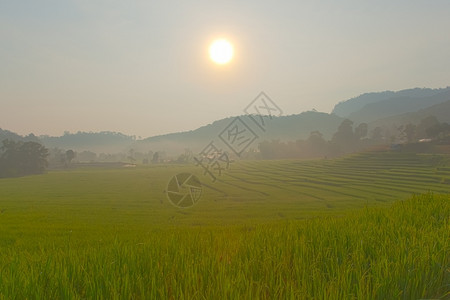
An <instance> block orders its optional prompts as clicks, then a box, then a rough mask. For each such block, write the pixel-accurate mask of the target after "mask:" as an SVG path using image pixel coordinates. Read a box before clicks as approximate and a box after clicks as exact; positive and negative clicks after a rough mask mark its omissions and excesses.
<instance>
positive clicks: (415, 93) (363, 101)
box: [332, 87, 450, 118]
mask: <svg viewBox="0 0 450 300" xmlns="http://www.w3.org/2000/svg"><path fill="white" fill-rule="evenodd" d="M448 91H450V87H447V88H442V89H428V88H423V89H421V88H414V89H407V90H402V91H398V92H393V91H384V92H378V93H366V94H362V95H360V96H358V97H355V98H351V99H349V100H346V101H341V102H339V103H338V104H336V105H335V107H334V109H333V111H332V113H333V114H336V115H338V116H341V117H345V118H348V117H350V115H351V114H352V113H355V112H357V111H359V110H361V109H362V108H363V107H364V106H366V105H368V104H371V103H377V102H381V101H385V100H389V99H394V98H425V97H432V96H434V95H437V94H440V93H444V92H448ZM434 104H435V103H434Z"/></svg>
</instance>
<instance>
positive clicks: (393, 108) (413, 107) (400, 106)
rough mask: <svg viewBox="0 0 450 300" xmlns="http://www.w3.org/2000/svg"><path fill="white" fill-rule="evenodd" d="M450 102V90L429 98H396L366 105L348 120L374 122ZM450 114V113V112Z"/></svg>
mask: <svg viewBox="0 0 450 300" xmlns="http://www.w3.org/2000/svg"><path fill="white" fill-rule="evenodd" d="M448 100H450V89H449V90H447V91H444V92H441V93H438V94H435V95H433V96H429V97H420V98H419V97H407V96H405V97H395V98H389V99H387V100H383V101H380V102H375V103H370V104H366V105H365V106H364V107H363V108H362V109H360V110H358V111H356V112H353V113H351V114H350V115H349V116H348V118H349V119H350V120H352V121H354V122H356V123H360V122H366V123H369V122H373V121H375V120H378V119H383V118H387V117H390V116H395V115H399V114H404V113H409V112H415V111H418V110H421V109H424V108H427V107H430V106H433V105H436V104H440V103H444V102H446V101H448ZM448 113H450V112H448Z"/></svg>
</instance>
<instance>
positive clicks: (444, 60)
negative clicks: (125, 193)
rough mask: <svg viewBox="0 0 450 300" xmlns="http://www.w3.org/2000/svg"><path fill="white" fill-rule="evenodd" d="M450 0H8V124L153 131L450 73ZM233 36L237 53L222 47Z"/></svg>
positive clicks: (4, 88) (47, 130)
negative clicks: (215, 57)
mask: <svg viewBox="0 0 450 300" xmlns="http://www.w3.org/2000/svg"><path fill="white" fill-rule="evenodd" d="M449 11H450V3H449V2H448V1H432V2H429V1H377V2H364V3H363V2H362V1H339V2H336V1H321V2H320V3H318V2H317V1H284V2H280V3H278V4H273V3H271V2H269V1H245V2H242V1H227V2H223V3H211V2H210V1H164V2H151V3H150V2H146V1H126V2H122V1H111V2H107V3H105V2H101V1H74V0H73V1H58V2H55V1H38V2H37V1H20V2H19V1H2V2H1V3H0V41H1V42H0V45H1V47H0V65H1V66H2V67H1V68H0V104H1V110H0V128H3V129H8V130H11V131H14V132H17V133H19V134H23V135H25V134H29V133H34V134H36V135H42V134H47V135H55V136H57V135H62V134H63V132H64V131H70V132H78V131H87V132H89V131H94V132H97V131H106V130H107V131H117V132H122V133H125V134H129V135H137V136H142V137H143V138H144V137H149V136H154V135H159V134H166V133H170V132H177V131H185V130H190V129H195V128H198V127H200V126H203V125H206V124H208V123H211V122H213V121H214V120H217V119H222V118H225V117H229V116H235V115H239V114H241V113H242V108H243V107H245V105H247V103H248V102H250V101H251V100H253V98H254V97H255V96H256V95H257V94H258V93H259V92H260V91H261V90H264V91H266V92H267V93H268V94H269V95H270V96H271V97H273V98H274V99H276V100H277V101H278V103H279V104H280V106H282V107H283V110H284V113H285V114H288V115H289V114H297V113H301V112H303V111H307V110H311V109H313V108H314V109H316V110H318V111H323V112H331V110H332V109H333V106H334V105H335V104H336V103H337V102H339V101H341V100H345V99H348V98H351V97H354V96H357V95H359V94H362V93H365V92H377V91H384V90H394V91H395V90H402V89H405V88H411V87H430V88H438V87H445V86H447V85H448V78H450V61H449V60H448V53H450V40H449V39H448V38H447V36H448V32H447V30H448V28H450V20H449V18H448V12H449ZM221 37H223V38H227V39H228V40H229V41H230V42H231V43H232V44H233V46H234V50H235V55H234V57H233V59H232V61H231V62H230V63H229V64H227V65H224V66H218V65H215V64H214V63H213V62H211V60H210V59H209V58H208V45H209V44H210V43H211V42H212V41H213V40H214V39H216V38H221Z"/></svg>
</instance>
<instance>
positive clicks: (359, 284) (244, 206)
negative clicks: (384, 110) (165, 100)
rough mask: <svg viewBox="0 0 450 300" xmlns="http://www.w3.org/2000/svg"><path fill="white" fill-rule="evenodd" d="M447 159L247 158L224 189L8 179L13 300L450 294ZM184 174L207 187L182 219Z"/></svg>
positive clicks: (59, 177)
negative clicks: (168, 190)
mask: <svg viewBox="0 0 450 300" xmlns="http://www.w3.org/2000/svg"><path fill="white" fill-rule="evenodd" d="M445 159H448V158H446V157H441V156H426V155H416V154H398V153H370V154H359V155H355V156H352V157H348V158H345V159H340V160H322V161H295V160H292V161H251V162H236V163H235V164H233V166H232V169H231V170H229V171H228V172H226V173H225V174H224V175H223V176H221V177H219V180H218V182H216V183H212V182H210V181H209V179H208V178H207V177H205V176H202V173H201V169H200V170H199V168H196V167H193V166H175V165H171V166H169V165H168V166H164V165H162V166H151V167H142V168H137V169H109V170H107V169H105V170H101V169H77V170H69V171H58V172H49V173H48V174H45V175H42V176H31V177H24V178H15V179H4V180H0V211H1V213H0V299H92V298H94V299H152V298H153V299H155V298H156V299H158V298H171V299H223V298H244V299H257V298H265V299H277V298H279V299H284V298H292V299H420V298H439V297H441V298H444V297H445V296H447V297H448V296H450V294H449V291H450V285H449V284H450V275H449V270H450V258H449V253H450V244H449V241H450V236H449V232H450V224H449V216H450V204H449V203H450V201H449V200H450V196H449V191H450V184H449V183H448V182H447V181H446V180H448V179H450V168H448V166H449V165H448V161H446V160H445ZM181 172H194V173H196V174H197V175H198V176H199V178H200V179H201V181H202V182H204V183H206V185H205V186H204V195H203V197H202V199H201V200H200V202H199V203H198V204H197V205H196V206H194V207H192V208H189V209H183V210H179V209H176V208H174V207H173V206H171V205H170V204H169V203H168V201H167V200H166V198H165V194H164V192H163V191H164V189H165V186H166V184H167V182H168V180H169V179H170V178H171V176H173V175H175V174H177V173H181ZM427 191H433V192H435V194H432V193H427ZM424 192H425V194H424V195H418V196H412V197H411V194H413V193H424ZM437 193H440V194H441V195H438V194H437ZM406 198H409V199H408V200H405V199H406ZM403 200H404V201H403Z"/></svg>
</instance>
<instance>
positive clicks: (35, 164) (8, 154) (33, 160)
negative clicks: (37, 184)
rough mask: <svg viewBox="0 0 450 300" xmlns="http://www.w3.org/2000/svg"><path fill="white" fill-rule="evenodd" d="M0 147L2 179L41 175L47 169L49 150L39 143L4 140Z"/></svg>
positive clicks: (0, 172) (0, 174)
mask: <svg viewBox="0 0 450 300" xmlns="http://www.w3.org/2000/svg"><path fill="white" fill-rule="evenodd" d="M2 144H3V145H2V147H0V177H15V176H24V175H30V174H40V173H43V172H44V171H45V168H46V167H47V165H48V163H47V156H48V154H49V153H48V149H47V148H45V147H44V146H42V145H41V144H39V143H37V142H15V141H12V140H4V141H3V142H2Z"/></svg>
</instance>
